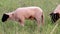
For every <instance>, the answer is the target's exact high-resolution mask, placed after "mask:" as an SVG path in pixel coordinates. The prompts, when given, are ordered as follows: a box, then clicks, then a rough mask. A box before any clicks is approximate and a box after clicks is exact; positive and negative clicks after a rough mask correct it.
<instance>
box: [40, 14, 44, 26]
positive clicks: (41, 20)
mask: <svg viewBox="0 0 60 34" xmlns="http://www.w3.org/2000/svg"><path fill="white" fill-rule="evenodd" d="M41 17H42V18H41V19H42V20H41V21H42V24H43V25H44V15H43V14H42V16H41Z"/></svg>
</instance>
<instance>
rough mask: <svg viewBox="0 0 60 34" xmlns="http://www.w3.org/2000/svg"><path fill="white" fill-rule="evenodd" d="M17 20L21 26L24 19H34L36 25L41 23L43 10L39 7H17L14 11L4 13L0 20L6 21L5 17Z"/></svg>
mask: <svg viewBox="0 0 60 34" xmlns="http://www.w3.org/2000/svg"><path fill="white" fill-rule="evenodd" d="M8 18H9V19H11V20H15V21H18V22H19V23H20V24H21V26H24V21H25V19H35V20H36V21H37V25H38V26H39V25H40V24H41V23H42V24H43V21H44V18H43V11H42V9H41V8H39V7H23V8H17V9H16V10H15V11H13V12H10V13H5V14H3V16H2V22H5V21H7V19H8Z"/></svg>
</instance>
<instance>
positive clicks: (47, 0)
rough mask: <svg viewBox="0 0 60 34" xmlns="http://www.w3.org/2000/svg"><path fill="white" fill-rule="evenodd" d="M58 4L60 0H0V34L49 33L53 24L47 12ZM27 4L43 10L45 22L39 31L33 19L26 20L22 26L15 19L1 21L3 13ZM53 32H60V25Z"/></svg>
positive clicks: (56, 33)
mask: <svg viewBox="0 0 60 34" xmlns="http://www.w3.org/2000/svg"><path fill="white" fill-rule="evenodd" d="M58 4H60V0H0V34H50V32H51V31H52V29H53V28H54V26H55V24H51V19H50V16H49V14H50V13H51V12H52V11H53V10H54V9H55V8H56V6H57V5H58ZM27 6H39V7H41V8H42V10H43V12H44V17H45V24H44V26H43V27H42V28H40V31H39V32H38V31H37V26H36V22H35V21H31V20H26V21H25V26H24V27H21V26H20V25H19V23H18V22H16V21H12V20H8V21H7V22H5V23H3V22H2V21H1V18H2V15H3V14H4V13H6V12H12V11H13V10H15V9H16V8H18V7H27ZM34 22H35V23H34ZM59 22H60V21H58V23H59ZM53 34H60V25H58V27H57V28H56V29H55V31H54V32H53Z"/></svg>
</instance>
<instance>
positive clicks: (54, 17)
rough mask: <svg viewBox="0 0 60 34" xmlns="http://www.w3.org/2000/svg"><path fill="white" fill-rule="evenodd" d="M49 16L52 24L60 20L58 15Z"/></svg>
mask: <svg viewBox="0 0 60 34" xmlns="http://www.w3.org/2000/svg"><path fill="white" fill-rule="evenodd" d="M50 16H51V20H52V22H53V23H54V22H56V21H57V20H58V19H59V18H60V16H59V13H51V14H50Z"/></svg>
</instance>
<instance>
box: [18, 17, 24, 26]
mask: <svg viewBox="0 0 60 34" xmlns="http://www.w3.org/2000/svg"><path fill="white" fill-rule="evenodd" d="M24 20H25V18H20V20H19V22H20V25H21V26H23V27H24Z"/></svg>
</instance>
